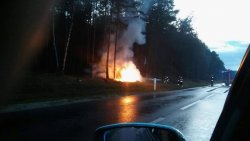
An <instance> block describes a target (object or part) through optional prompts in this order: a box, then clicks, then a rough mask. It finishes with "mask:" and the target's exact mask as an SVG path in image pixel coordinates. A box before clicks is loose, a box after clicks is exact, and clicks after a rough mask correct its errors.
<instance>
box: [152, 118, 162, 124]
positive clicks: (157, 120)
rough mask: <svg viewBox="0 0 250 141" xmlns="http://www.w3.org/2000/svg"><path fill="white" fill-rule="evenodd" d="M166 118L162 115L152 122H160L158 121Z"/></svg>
mask: <svg viewBox="0 0 250 141" xmlns="http://www.w3.org/2000/svg"><path fill="white" fill-rule="evenodd" d="M164 119H165V118H163V117H160V118H157V119H156V120H153V121H151V123H158V122H161V121H163V120H164Z"/></svg>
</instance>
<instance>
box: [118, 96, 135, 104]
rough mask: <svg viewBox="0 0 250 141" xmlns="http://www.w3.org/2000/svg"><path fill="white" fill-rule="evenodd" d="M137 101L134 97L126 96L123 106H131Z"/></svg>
mask: <svg viewBox="0 0 250 141" xmlns="http://www.w3.org/2000/svg"><path fill="white" fill-rule="evenodd" d="M134 101H135V98H134V97H131V96H126V97H123V98H122V99H121V102H122V104H131V103H133V102H134Z"/></svg>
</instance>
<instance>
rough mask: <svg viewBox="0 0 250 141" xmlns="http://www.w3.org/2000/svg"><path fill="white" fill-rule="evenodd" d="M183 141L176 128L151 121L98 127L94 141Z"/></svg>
mask: <svg viewBox="0 0 250 141" xmlns="http://www.w3.org/2000/svg"><path fill="white" fill-rule="evenodd" d="M142 140H143V141H185V138H184V136H183V135H182V133H181V132H180V131H178V130H177V129H175V128H173V127H171V126H166V125H159V124H151V123H122V124H112V125H107V126H103V127H100V128H98V129H97V130H96V132H95V136H94V141H142Z"/></svg>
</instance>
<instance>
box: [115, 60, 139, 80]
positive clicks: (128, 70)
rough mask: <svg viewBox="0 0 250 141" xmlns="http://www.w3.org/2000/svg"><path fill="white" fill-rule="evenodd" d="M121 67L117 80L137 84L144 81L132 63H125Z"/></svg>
mask: <svg viewBox="0 0 250 141" xmlns="http://www.w3.org/2000/svg"><path fill="white" fill-rule="evenodd" d="M121 67H122V68H121V69H117V70H118V71H117V74H118V75H117V78H116V79H115V80H117V81H121V82H137V81H141V80H142V77H141V74H140V71H139V70H138V69H137V68H136V66H135V64H134V63H133V62H132V61H129V62H124V63H123V66H121Z"/></svg>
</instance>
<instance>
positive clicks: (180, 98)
mask: <svg viewBox="0 0 250 141" xmlns="http://www.w3.org/2000/svg"><path fill="white" fill-rule="evenodd" d="M228 89H229V87H225V86H216V87H209V86H207V87H199V88H190V89H185V90H177V91H170V92H162V93H157V94H144V95H129V94H127V95H124V96H121V97H119V98H109V99H102V100H95V101H89V102H83V103H75V104H70V105H64V106H56V107H49V108H40V109H33V110H26V111H19V112H9V113H1V114H0V125H1V128H0V140H25V141H28V140H34V141H44V140H53V141H55V140H60V141H69V140H71V141H83V140H84V141H86V140H87V141H88V140H92V137H93V132H94V130H95V129H96V128H97V127H99V126H102V125H106V124H111V123H120V122H151V123H159V124H167V125H171V126H174V127H176V128H177V129H179V130H180V131H181V132H182V133H183V134H184V135H185V136H186V138H187V140H194V141H207V140H209V139H210V137H211V133H212V131H213V129H214V127H215V124H216V122H217V120H218V118H219V115H220V113H221V110H222V108H223V104H224V102H225V99H226V96H227V93H228Z"/></svg>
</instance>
